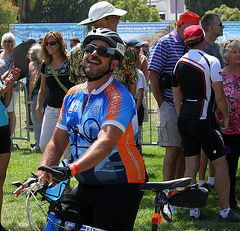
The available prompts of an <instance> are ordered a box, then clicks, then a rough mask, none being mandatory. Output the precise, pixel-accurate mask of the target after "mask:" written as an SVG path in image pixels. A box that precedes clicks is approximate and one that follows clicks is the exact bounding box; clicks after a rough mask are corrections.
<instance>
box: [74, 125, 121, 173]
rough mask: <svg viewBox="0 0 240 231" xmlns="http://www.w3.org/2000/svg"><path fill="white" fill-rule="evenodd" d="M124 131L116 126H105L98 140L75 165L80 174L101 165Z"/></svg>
mask: <svg viewBox="0 0 240 231" xmlns="http://www.w3.org/2000/svg"><path fill="white" fill-rule="evenodd" d="M122 135H123V131H122V130H121V129H120V128H118V127H116V126H114V125H109V124H107V125H104V126H103V127H102V129H101V130H100V132H99V134H98V137H97V140H96V141H95V142H94V143H93V144H92V145H91V146H90V147H89V148H88V149H87V151H86V152H85V153H84V155H82V156H81V157H80V158H78V159H77V160H76V161H75V162H74V163H75V164H76V165H77V166H78V168H79V171H80V172H84V171H87V170H89V169H91V168H93V167H94V166H96V165H97V164H98V163H100V162H101V161H102V160H103V159H104V158H105V157H106V156H107V155H109V154H110V153H111V151H112V150H113V148H114V146H115V144H116V143H117V141H118V140H119V139H120V138H121V136H122Z"/></svg>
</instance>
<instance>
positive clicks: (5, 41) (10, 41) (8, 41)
mask: <svg viewBox="0 0 240 231" xmlns="http://www.w3.org/2000/svg"><path fill="white" fill-rule="evenodd" d="M3 42H4V43H12V42H13V41H12V40H4V41H3Z"/></svg>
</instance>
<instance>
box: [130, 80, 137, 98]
mask: <svg viewBox="0 0 240 231" xmlns="http://www.w3.org/2000/svg"><path fill="white" fill-rule="evenodd" d="M136 88H137V83H133V84H131V85H129V87H128V90H129V91H130V93H131V95H132V96H133V97H134V96H135V95H136Z"/></svg>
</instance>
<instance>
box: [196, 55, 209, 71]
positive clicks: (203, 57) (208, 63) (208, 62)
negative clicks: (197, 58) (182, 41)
mask: <svg viewBox="0 0 240 231" xmlns="http://www.w3.org/2000/svg"><path fill="white" fill-rule="evenodd" d="M198 53H199V54H200V55H202V57H203V58H204V59H205V61H206V62H207V64H208V67H209V68H210V63H209V60H208V59H207V57H206V56H205V55H204V54H202V53H201V52H198Z"/></svg>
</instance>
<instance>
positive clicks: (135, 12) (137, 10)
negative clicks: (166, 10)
mask: <svg viewBox="0 0 240 231" xmlns="http://www.w3.org/2000/svg"><path fill="white" fill-rule="evenodd" d="M108 2H110V3H112V4H113V5H114V6H115V7H117V8H120V9H123V10H126V11H127V12H128V13H127V14H126V15H124V16H122V17H121V20H122V21H124V22H126V21H129V22H160V21H161V17H160V15H159V14H158V11H157V9H156V8H155V7H152V8H149V7H148V6H147V5H146V4H147V0H108Z"/></svg>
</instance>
